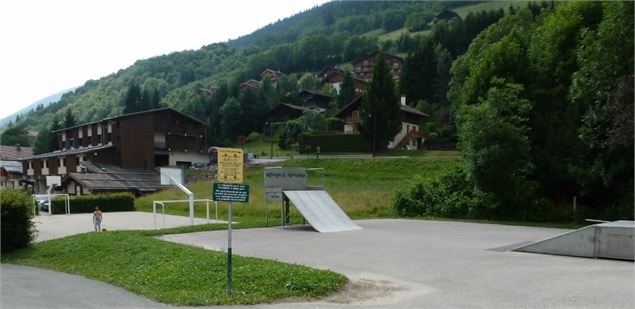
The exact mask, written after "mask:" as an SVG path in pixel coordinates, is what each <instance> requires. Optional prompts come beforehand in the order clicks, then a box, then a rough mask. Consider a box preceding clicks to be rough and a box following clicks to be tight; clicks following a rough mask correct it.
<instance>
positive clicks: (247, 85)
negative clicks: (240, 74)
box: [238, 79, 262, 91]
mask: <svg viewBox="0 0 635 309" xmlns="http://www.w3.org/2000/svg"><path fill="white" fill-rule="evenodd" d="M261 86H262V83H261V82H259V81H257V80H254V79H250V80H248V81H246V82H243V83H241V84H240V85H238V90H239V91H245V90H247V89H258V88H260V87H261Z"/></svg>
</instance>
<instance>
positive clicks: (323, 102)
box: [298, 89, 333, 112]
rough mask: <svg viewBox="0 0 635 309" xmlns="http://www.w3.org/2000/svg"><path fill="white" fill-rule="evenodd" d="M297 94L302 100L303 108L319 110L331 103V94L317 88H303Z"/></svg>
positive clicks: (324, 108)
mask: <svg viewBox="0 0 635 309" xmlns="http://www.w3.org/2000/svg"><path fill="white" fill-rule="evenodd" d="M298 96H299V97H300V98H302V100H303V101H304V102H303V103H302V106H304V107H305V108H309V109H313V110H318V111H320V112H322V111H324V110H326V109H328V108H329V105H330V104H331V100H332V99H333V97H332V96H330V95H328V94H325V93H322V92H320V91H317V90H309V89H303V90H301V91H300V92H299V93H298Z"/></svg>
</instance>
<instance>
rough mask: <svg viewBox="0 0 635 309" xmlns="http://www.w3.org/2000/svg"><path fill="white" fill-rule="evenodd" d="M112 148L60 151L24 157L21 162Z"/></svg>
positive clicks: (110, 146)
mask: <svg viewBox="0 0 635 309" xmlns="http://www.w3.org/2000/svg"><path fill="white" fill-rule="evenodd" d="M112 147H114V146H113V145H101V146H93V147H80V148H75V149H69V150H58V151H53V152H47V153H43V154H39V155H34V156H29V157H24V158H21V159H20V160H21V161H23V160H33V159H44V158H51V157H61V156H72V155H76V154H80V153H88V152H94V151H99V150H104V149H108V148H112Z"/></svg>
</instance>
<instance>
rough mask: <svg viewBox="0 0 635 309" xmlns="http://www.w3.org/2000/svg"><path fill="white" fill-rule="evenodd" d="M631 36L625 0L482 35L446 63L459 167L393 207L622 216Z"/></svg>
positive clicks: (546, 216)
mask: <svg viewBox="0 0 635 309" xmlns="http://www.w3.org/2000/svg"><path fill="white" fill-rule="evenodd" d="M633 35H634V34H633V3H632V2H566V3H559V4H557V5H549V6H547V7H543V8H542V9H541V10H529V9H524V10H521V11H519V12H518V13H516V14H513V15H509V16H506V17H504V18H502V19H501V20H500V21H499V22H498V23H496V24H495V25H494V26H492V27H489V28H488V29H487V30H485V31H483V32H481V33H480V34H479V35H478V36H477V37H476V38H475V39H474V40H473V41H472V43H471V44H470V46H469V49H468V50H467V52H466V53H465V54H464V55H463V56H461V57H459V58H458V59H457V60H456V61H455V62H454V63H453V65H452V71H451V73H452V74H451V75H452V76H451V82H450V89H449V93H448V99H449V101H450V104H451V105H452V108H453V110H454V111H455V113H454V114H455V116H456V124H457V128H458V139H459V147H460V149H461V151H462V153H463V156H464V157H465V158H466V161H467V165H466V166H465V167H464V168H461V169H457V170H453V171H449V172H448V173H446V175H444V176H442V177H441V178H440V180H438V181H436V182H433V183H419V184H416V185H415V186H414V187H412V188H410V189H408V190H406V191H404V192H402V194H401V195H400V197H399V198H398V202H397V205H398V207H399V208H400V209H401V211H402V212H403V213H410V214H426V213H429V212H432V213H434V212H439V213H440V214H442V215H444V216H452V217H472V218H508V219H516V220H518V219H521V220H552V221H555V220H561V221H568V220H582V219H583V218H590V217H591V218H601V219H605V220H613V219H630V220H632V218H633V106H634V105H633V47H634V42H633ZM574 197H576V198H577V202H578V207H579V208H578V210H577V211H578V213H577V216H578V217H577V219H576V218H574V213H573V211H572V210H571V204H572V201H573V198H574ZM412 201H414V202H412ZM426 205H428V206H426ZM580 205H582V207H580ZM430 206H434V207H436V208H429V207H430Z"/></svg>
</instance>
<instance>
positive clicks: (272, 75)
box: [260, 69, 285, 85]
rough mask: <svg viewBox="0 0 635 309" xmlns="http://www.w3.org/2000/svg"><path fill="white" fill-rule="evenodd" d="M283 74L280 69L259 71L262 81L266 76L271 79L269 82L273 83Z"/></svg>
mask: <svg viewBox="0 0 635 309" xmlns="http://www.w3.org/2000/svg"><path fill="white" fill-rule="evenodd" d="M284 75H285V74H284V73H282V72H280V70H275V71H274V70H272V69H266V70H264V71H262V73H260V81H261V82H262V81H264V80H265V78H268V79H269V80H270V81H271V84H272V85H275V84H276V82H278V80H279V79H280V78H282V76H284Z"/></svg>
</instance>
